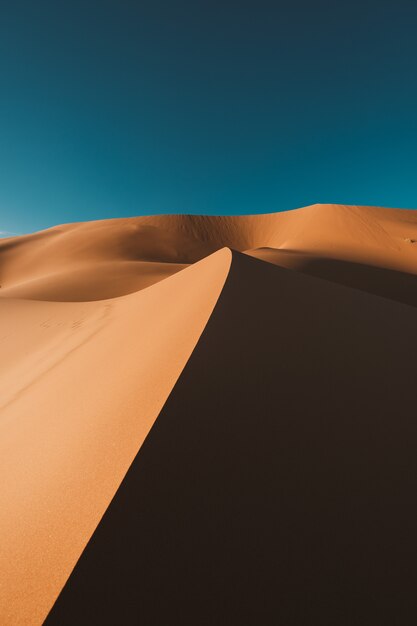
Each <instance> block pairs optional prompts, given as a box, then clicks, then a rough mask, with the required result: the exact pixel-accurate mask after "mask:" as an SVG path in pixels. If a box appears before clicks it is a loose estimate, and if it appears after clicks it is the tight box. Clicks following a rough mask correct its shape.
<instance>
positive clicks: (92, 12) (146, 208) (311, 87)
mask: <svg viewBox="0 0 417 626" xmlns="http://www.w3.org/2000/svg"><path fill="white" fill-rule="evenodd" d="M416 33H417V8H416V5H415V1H414V0H409V1H404V0H397V1H396V2H394V1H393V0H390V1H389V2H387V1H386V0H361V1H360V2H359V1H357V0H351V1H348V0H338V1H336V0H331V1H330V0H329V1H323V0H321V1H313V0H299V1H297V0H288V1H287V2H280V0H273V1H272V0H271V1H265V0H257V1H256V2H255V1H253V2H247V1H245V0H241V1H236V2H228V1H227V0H223V1H222V2H217V1H215V0H211V1H209V0H206V1H201V0H183V1H181V0H166V1H162V0H137V1H133V0H132V1H126V0H97V1H92V0H71V1H70V2H69V1H68V2H65V1H63V0H36V1H34V0H2V1H1V3H0V230H1V231H3V230H5V231H13V232H28V231H32V230H35V229H39V228H42V227H47V226H50V225H54V224H57V223H62V222H68V221H77V220H86V219H96V218H104V217H116V216H127V215H139V214H146V213H159V212H176V213H177V212H185V213H215V214H218V213H248V212H264V211H279V210H286V209H291V208H295V207H297V206H302V205H306V204H310V203H314V202H339V203H350V204H378V205H384V206H399V207H417V175H416V173H417V36H416Z"/></svg>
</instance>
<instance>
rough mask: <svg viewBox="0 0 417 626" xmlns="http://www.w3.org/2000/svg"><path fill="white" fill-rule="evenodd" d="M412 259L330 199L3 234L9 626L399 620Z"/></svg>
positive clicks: (409, 495)
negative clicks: (240, 212) (266, 211)
mask: <svg viewBox="0 0 417 626" xmlns="http://www.w3.org/2000/svg"><path fill="white" fill-rule="evenodd" d="M415 241H417V212H413V211H405V210H399V209H381V208H375V207H348V206H339V205H313V206H311V207H306V208H303V209H298V210H295V211H289V212H284V213H277V214H270V215H257V216H254V215H253V216H231V217H213V216H189V215H183V216H181V215H162V216H150V217H139V218H129V219H116V220H105V221H99V222H89V223H80V224H68V225H63V226H58V227H54V228H51V229H49V230H46V231H42V232H40V233H35V234H33V235H26V236H23V237H14V238H10V239H5V240H0V285H1V287H0V476H2V481H1V487H0V534H1V537H2V541H1V545H0V571H1V577H0V623H1V624H5V625H6V626H21V625H24V626H26V625H28V626H33V625H34V626H37V625H38V624H41V623H42V621H43V620H44V618H45V617H46V615H47V613H48V611H50V609H51V607H53V606H54V608H53V610H52V612H51V613H50V616H49V619H48V623H51V624H52V623H53V624H60V625H61V624H71V626H73V625H74V624H85V625H87V624H88V625H89V626H90V625H91V624H95V623H99V624H108V625H109V626H110V625H112V626H113V625H114V624H137V623H144V624H146V625H147V626H152V625H158V626H159V625H161V626H162V625H164V626H165V624H167V623H169V624H178V625H181V626H183V625H191V624H192V625H193V626H194V625H195V624H202V625H203V624H216V625H219V624H221V625H223V624H224V625H225V626H226V624H227V626H229V625H230V624H235V623H236V624H239V625H243V624H248V626H249V625H252V624H254V623H263V624H276V623H285V624H288V625H291V624H294V626H295V625H299V624H311V623H321V624H335V623H337V624H346V626H348V625H349V626H350V625H351V624H352V623H361V624H362V623H378V624H385V623H386V624H392V623H396V621H395V620H396V619H397V618H398V619H397V622H398V620H400V621H399V623H407V621H404V619H400V618H401V616H404V615H407V613H406V612H407V611H408V614H409V615H410V614H412V613H410V612H411V611H412V608H413V607H412V601H413V600H412V598H413V597H414V590H413V593H411V584H412V582H413V580H414V579H415V576H414V573H415V572H414V567H415V566H414V563H413V561H412V556H413V554H414V548H415V547H416V546H415V543H416V542H415V539H414V535H415V532H414V527H413V524H414V519H415V513H416V511H415V507H414V497H413V494H414V491H415V487H416V486H417V485H416V484H415V483H416V480H417V479H416V478H415V477H416V476H417V471H416V470H417V466H416V463H417V461H416V460H415V459H416V458H417V455H416V454H415V441H416V440H417V428H416V426H415V419H414V414H415V411H414V404H415V393H414V387H415V385H414V378H415V376H414V374H415V372H414V363H415V346H416V338H417V337H416V333H417V331H416V328H417V318H416V315H417V311H416V310H415V307H416V306H417V297H416V295H415V294H416V292H417V289H416V280H417V243H415ZM225 246H226V247H228V248H232V249H234V250H238V251H241V252H243V251H244V252H246V254H244V255H242V254H239V253H233V261H232V263H231V259H232V253H231V252H230V250H228V249H225ZM216 251H217V252H216ZM251 256H252V257H253V256H255V257H256V256H257V257H259V259H262V260H258V259H256V258H251ZM263 261H268V263H265V262H263ZM278 266H281V267H278ZM287 268H289V269H287ZM308 274H312V276H309V275H308ZM323 279H325V280H323ZM381 296H382V297H381ZM184 366H185V369H184ZM183 370H184V371H183ZM176 381H177V382H176ZM175 383H176V384H175ZM174 385H175V386H174ZM158 415H159V417H158V419H157V421H156V422H155V420H156V418H157V416H158ZM154 422H155V424H154ZM153 424H154V426H153ZM150 429H151V431H150V433H149V436H148V437H147V439H146V441H145V443H144V445H142V444H143V442H144V440H145V437H146V436H147V434H148V432H149V430H150ZM132 461H133V465H132V466H131V463H132ZM130 466H131V469H130V470H129V471H128V469H129V467H130ZM126 472H128V473H127V474H126ZM113 496H114V500H113V501H112V498H113ZM111 501H112V503H111V505H110V507H109V504H110V502H111ZM106 509H107V512H106V513H105V511H106ZM104 513H105V515H104V518H103V519H102V520H101V518H102V516H103V514H104ZM100 520H101V521H100ZM86 545H87V547H86ZM85 547H86V549H85V550H84V548H85ZM83 550H84V551H83ZM80 556H81V559H80V560H79V561H78V563H77V560H78V559H79V557H80ZM76 563H77V565H76ZM74 566H75V568H74ZM73 568H74V569H73ZM72 570H73V573H72V575H71V577H70V578H69V580H68V577H69V576H70V573H71V571H72ZM67 581H68V582H67ZM66 582H67V584H66ZM64 585H65V587H64ZM63 587H64V590H63V592H62V594H61V595H60V596H59V598H58V601H57V602H56V604H55V605H54V603H55V600H56V598H57V596H58V594H59V593H60V590H61V589H62V588H63ZM376 598H377V599H378V600H376ZM401 612H402V613H401ZM375 615H376V616H377V618H378V619H376V618H375V619H376V621H375V619H374V617H375ZM398 616H400V617H398ZM416 619H417V611H416ZM384 620H385V621H384Z"/></svg>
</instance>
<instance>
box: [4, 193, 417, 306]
mask: <svg viewBox="0 0 417 626" xmlns="http://www.w3.org/2000/svg"><path fill="white" fill-rule="evenodd" d="M415 242H417V214H416V213H415V212H413V211H407V210H401V209H380V208H375V207H356V206H342V205H320V204H319V205H313V206H310V207H306V208H303V209H298V210H295V211H287V212H283V213H273V214H268V215H245V216H223V217H215V216H198V215H159V216H158V215H157V216H150V217H137V218H127V219H115V220H104V221H98V222H86V223H80V224H68V225H64V226H57V227H55V228H51V229H49V230H46V231H42V232H40V233H35V234H34V235H26V236H24V237H14V238H11V239H7V240H2V241H0V285H1V288H0V297H13V298H30V299H34V300H60V301H65V300H68V301H73V300H100V299H105V298H111V297H116V296H119V295H125V294H127V293H131V292H134V291H137V290H139V289H142V288H144V287H148V286H149V285H151V284H153V283H155V282H158V281H160V280H162V279H164V278H166V277H167V276H169V275H171V274H173V273H175V272H177V271H179V270H180V269H183V268H184V267H185V266H186V265H187V264H190V263H195V262H196V261H198V260H200V259H202V258H204V257H205V256H207V255H208V254H210V253H212V252H214V251H215V250H218V249H220V248H223V247H229V248H232V249H234V250H239V251H246V250H248V251H250V254H252V255H255V256H259V258H264V259H266V255H265V254H264V252H262V251H261V252H259V253H258V252H256V250H255V249H256V248H272V249H279V250H281V251H285V252H287V253H292V258H293V259H295V255H296V254H307V255H309V256H312V257H313V258H314V259H322V258H324V259H334V260H340V261H348V262H354V263H356V264H362V265H368V266H372V267H382V268H384V269H391V270H394V271H400V272H403V273H412V274H417V243H415ZM280 258H281V259H283V258H284V257H283V256H281V257H279V256H277V257H275V259H274V262H277V260H278V262H279V260H280ZM267 260H272V257H271V256H269V257H268V259H267ZM289 262H290V261H289V256H287V257H286V261H285V262H284V265H288V263H289ZM294 262H295V261H294ZM278 264H280V263H278Z"/></svg>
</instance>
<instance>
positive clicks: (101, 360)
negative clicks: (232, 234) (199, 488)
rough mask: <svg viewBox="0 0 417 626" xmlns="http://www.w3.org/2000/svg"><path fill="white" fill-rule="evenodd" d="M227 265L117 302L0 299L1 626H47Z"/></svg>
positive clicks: (226, 255) (220, 262)
mask: <svg viewBox="0 0 417 626" xmlns="http://www.w3.org/2000/svg"><path fill="white" fill-rule="evenodd" d="M229 264H230V252H229V251H228V250H223V251H219V252H217V253H216V254H214V255H212V256H210V257H208V258H207V259H204V260H203V261H201V262H200V263H197V264H195V265H193V266H192V267H190V268H188V269H187V270H185V271H184V272H181V273H180V274H177V275H176V276H173V277H171V278H169V279H168V280H166V281H163V282H161V283H159V284H158V285H155V286H153V287H150V288H149V289H145V290H143V291H140V292H139V293H137V294H132V295H130V296H125V297H121V298H115V299H112V300H105V301H99V302H88V303H84V302H83V303H60V302H34V301H25V300H14V299H3V300H0V329H1V330H0V346H1V351H0V385H1V387H0V399H1V401H0V414H1V422H0V475H1V476H2V486H1V489H0V536H1V538H2V541H1V548H0V571H1V585H0V623H1V624H7V625H8V624H16V625H22V624H25V625H26V624H27V625H31V626H32V625H34V624H41V623H42V621H43V619H44V618H45V616H46V613H47V612H48V610H49V609H50V607H51V605H52V603H53V602H54V600H55V598H56V597H57V595H58V593H59V591H60V590H61V588H62V586H63V585H64V583H65V581H66V579H67V577H68V575H69V574H70V572H71V569H72V568H73V567H74V565H75V563H76V560H77V558H78V557H79V555H80V553H81V551H82V549H83V548H84V546H85V544H86V543H87V541H88V539H89V537H90V536H91V534H92V532H93V530H94V528H95V527H96V525H97V523H98V521H99V520H100V518H101V516H102V514H103V513H104V511H105V508H106V506H107V505H108V503H109V501H110V499H111V498H112V496H113V494H114V492H115V491H116V489H117V487H118V485H119V484H120V481H121V480H122V478H123V476H124V474H125V473H126V471H127V469H128V467H129V465H130V463H131V461H132V460H133V458H134V456H135V455H136V453H137V451H138V449H139V448H140V446H141V444H142V442H143V440H144V438H145V437H146V435H147V433H148V431H149V428H150V427H151V425H152V423H153V421H154V420H155V418H156V416H157V415H158V413H159V411H160V410H161V408H162V406H163V404H164V402H165V400H166V398H167V396H168V394H169V392H170V391H171V389H172V387H173V385H174V383H175V381H176V379H177V378H178V376H179V374H180V372H181V370H182V368H183V367H184V364H185V363H186V361H187V359H188V358H189V356H190V354H191V351H192V350H193V348H194V346H195V344H196V342H197V340H198V337H199V335H200V333H201V331H202V330H203V328H204V325H205V323H206V322H207V319H208V318H209V316H210V313H211V311H212V309H213V306H214V304H215V302H216V300H217V297H218V295H219V293H220V291H221V289H222V286H223V283H224V280H225V277H226V275H227V271H228V267H229ZM201 285H204V288H201Z"/></svg>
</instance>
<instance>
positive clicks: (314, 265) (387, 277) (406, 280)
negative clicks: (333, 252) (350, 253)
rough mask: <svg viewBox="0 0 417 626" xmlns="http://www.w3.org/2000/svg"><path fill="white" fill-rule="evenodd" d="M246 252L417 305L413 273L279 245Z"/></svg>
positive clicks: (290, 267)
mask: <svg viewBox="0 0 417 626" xmlns="http://www.w3.org/2000/svg"><path fill="white" fill-rule="evenodd" d="M247 254H249V255H250V256H253V257H255V258H258V259H261V260H263V261H267V262H268V263H273V264H274V265H280V266H281V267H286V268H288V269H293V270H297V271H298V272H303V273H305V274H310V275H311V276H317V277H318V278H324V279H325V280H330V281H332V282H335V283H339V284H341V285H346V286H347V287H352V288H354V289H360V290H362V291H367V292H369V293H373V294H376V295H378V296H382V297H384V298H390V299H391V300H397V301H398V302H404V303H405V304H409V305H411V306H417V275H416V274H414V273H406V272H401V271H398V270H392V269H388V268H386V267H378V266H375V265H369V264H366V263H357V262H354V261H346V260H340V259H337V258H326V257H325V256H321V255H318V254H307V253H302V252H296V251H293V250H279V249H276V248H257V249H256V250H249V251H248V252H247ZM388 264H389V263H388Z"/></svg>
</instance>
